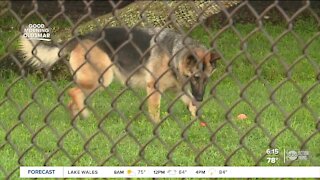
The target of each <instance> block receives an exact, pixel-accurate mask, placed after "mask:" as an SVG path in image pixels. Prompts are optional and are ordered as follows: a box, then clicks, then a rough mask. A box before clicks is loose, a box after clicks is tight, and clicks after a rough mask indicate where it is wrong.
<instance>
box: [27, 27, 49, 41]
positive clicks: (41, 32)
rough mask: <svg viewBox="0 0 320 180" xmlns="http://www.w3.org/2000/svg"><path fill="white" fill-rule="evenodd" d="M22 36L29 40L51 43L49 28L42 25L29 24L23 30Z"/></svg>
mask: <svg viewBox="0 0 320 180" xmlns="http://www.w3.org/2000/svg"><path fill="white" fill-rule="evenodd" d="M23 36H24V37H26V38H28V39H30V40H40V41H51V34H50V28H48V27H46V26H45V25H44V24H29V25H28V26H27V27H24V28H23Z"/></svg>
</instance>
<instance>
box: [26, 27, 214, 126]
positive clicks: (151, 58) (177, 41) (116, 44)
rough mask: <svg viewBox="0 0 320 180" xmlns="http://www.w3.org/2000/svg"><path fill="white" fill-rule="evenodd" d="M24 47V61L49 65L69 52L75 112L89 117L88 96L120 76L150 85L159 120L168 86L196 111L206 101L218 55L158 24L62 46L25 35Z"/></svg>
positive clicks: (150, 97)
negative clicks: (45, 42)
mask: <svg viewBox="0 0 320 180" xmlns="http://www.w3.org/2000/svg"><path fill="white" fill-rule="evenodd" d="M79 40H80V41H79ZM133 43H134V44H133ZM21 49H22V51H23V52H24V53H25V55H26V58H25V60H30V61H31V62H32V63H33V64H34V65H36V66H44V67H47V68H48V67H50V66H51V65H53V64H54V63H55V62H56V61H57V60H59V56H60V55H61V54H63V53H65V52H67V53H68V52H70V61H69V63H70V67H71V71H72V73H74V81H75V83H76V86H75V87H73V88H71V89H70V90H69V93H68V94H69V96H70V97H71V101H70V103H69V108H70V110H71V113H72V115H73V116H76V115H78V114H79V113H80V114H81V115H82V116H84V117H86V116H88V110H87V109H86V107H85V104H84V100H85V98H86V97H87V96H88V95H89V94H90V93H91V92H93V91H94V90H95V89H97V88H99V87H101V86H102V87H104V88H106V87H108V86H109V85H110V83H111V82H112V81H113V79H114V78H116V79H118V80H120V81H121V82H122V83H123V84H126V85H128V86H133V87H141V88H145V89H146V91H147V97H148V100H147V101H148V109H149V114H150V116H151V118H152V119H153V121H155V122H159V121H160V112H159V110H160V100H161V94H162V93H163V92H165V91H166V90H168V89H173V90H174V91H175V92H177V93H178V94H180V95H181V100H182V101H183V102H184V103H185V104H186V105H187V107H188V109H189V110H190V112H191V114H192V115H193V116H196V110H197V106H196V104H197V102H199V101H202V100H203V95H204V91H205V86H206V83H207V79H208V77H209V76H210V74H211V73H212V72H213V71H214V69H215V64H216V60H217V59H219V56H218V55H217V54H215V53H211V52H209V51H208V50H207V49H206V48H205V47H204V46H202V45H200V44H198V43H197V42H195V41H194V40H192V39H191V38H184V37H183V36H182V35H180V34H178V33H176V32H174V31H172V30H169V29H160V28H159V29H158V28H154V29H138V28H135V29H132V30H131V31H130V33H128V31H127V30H126V29H125V28H122V27H118V28H106V29H104V30H103V31H100V32H93V33H89V34H87V35H84V36H79V37H78V38H75V39H74V40H71V41H70V42H69V43H68V45H67V46H66V47H65V48H64V49H61V48H59V46H56V45H53V46H48V45H45V44H43V43H42V42H36V41H30V40H28V39H26V38H23V37H22V38H21ZM189 89H190V90H191V92H190V90H189Z"/></svg>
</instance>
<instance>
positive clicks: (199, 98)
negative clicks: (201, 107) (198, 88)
mask: <svg viewBox="0 0 320 180" xmlns="http://www.w3.org/2000/svg"><path fill="white" fill-rule="evenodd" d="M195 99H196V100H197V101H202V100H203V96H196V97H195Z"/></svg>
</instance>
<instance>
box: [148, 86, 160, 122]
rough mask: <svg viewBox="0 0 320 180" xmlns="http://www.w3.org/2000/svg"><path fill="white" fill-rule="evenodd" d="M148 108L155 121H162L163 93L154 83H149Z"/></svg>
mask: <svg viewBox="0 0 320 180" xmlns="http://www.w3.org/2000/svg"><path fill="white" fill-rule="evenodd" d="M147 97H148V110H149V114H150V116H151V118H152V120H153V121H154V122H155V123H159V122H160V101H161V94H160V93H159V91H157V90H156V89H155V88H154V83H152V82H150V83H148V84H147Z"/></svg>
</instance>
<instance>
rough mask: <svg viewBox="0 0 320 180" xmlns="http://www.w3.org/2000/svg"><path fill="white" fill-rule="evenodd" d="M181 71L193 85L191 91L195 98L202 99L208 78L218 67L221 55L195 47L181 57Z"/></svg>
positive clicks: (184, 77)
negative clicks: (217, 63)
mask: <svg viewBox="0 0 320 180" xmlns="http://www.w3.org/2000/svg"><path fill="white" fill-rule="evenodd" d="M181 58H182V59H181V60H180V63H179V71H180V72H179V73H180V75H182V77H183V79H185V80H186V81H188V83H190V86H191V93H192V95H193V97H194V98H195V100H197V101H202V100H203V96H204V93H205V88H206V84H207V80H208V78H209V77H210V75H211V74H212V73H213V72H214V70H215V68H216V62H217V60H218V59H220V56H219V55H218V54H216V53H212V52H209V51H208V50H206V49H204V48H195V49H193V51H192V52H190V51H187V52H185V53H184V55H183V56H182V57H181Z"/></svg>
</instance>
